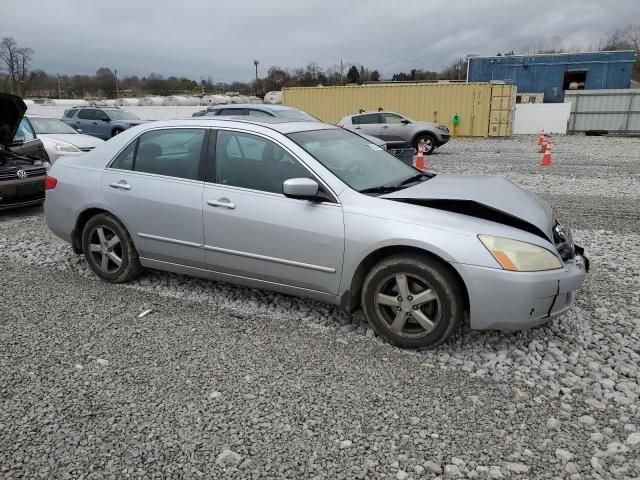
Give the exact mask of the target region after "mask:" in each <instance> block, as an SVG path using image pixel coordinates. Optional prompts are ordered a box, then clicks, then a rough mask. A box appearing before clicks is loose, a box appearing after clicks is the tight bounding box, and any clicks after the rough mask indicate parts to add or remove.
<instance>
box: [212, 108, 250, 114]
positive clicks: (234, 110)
mask: <svg viewBox="0 0 640 480" xmlns="http://www.w3.org/2000/svg"><path fill="white" fill-rule="evenodd" d="M218 115H248V112H247V109H246V108H223V109H222V110H220V113H219V114H218Z"/></svg>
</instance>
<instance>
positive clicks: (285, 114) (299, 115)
mask: <svg viewBox="0 0 640 480" xmlns="http://www.w3.org/2000/svg"><path fill="white" fill-rule="evenodd" d="M276 114H277V115H278V116H279V117H282V118H288V119H289V120H302V121H305V122H319V121H320V120H318V119H317V118H316V117H314V116H313V115H309V114H308V113H307V112H303V111H302V110H295V109H282V110H276Z"/></svg>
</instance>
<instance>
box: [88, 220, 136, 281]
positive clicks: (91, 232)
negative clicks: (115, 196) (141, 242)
mask: <svg viewBox="0 0 640 480" xmlns="http://www.w3.org/2000/svg"><path fill="white" fill-rule="evenodd" d="M82 250H83V252H84V256H85V258H86V259H87V263H88V264H89V267H91V270H93V271H94V273H95V274H96V275H98V276H99V277H100V278H102V279H103V280H106V281H108V282H111V283H123V282H127V281H129V280H131V279H133V278H134V277H135V276H137V275H138V273H140V270H141V266H140V261H139V260H138V253H137V252H136V249H135V247H134V245H133V242H132V241H131V238H130V237H129V234H128V233H127V231H126V230H125V228H124V227H123V226H122V225H121V224H120V222H118V221H117V220H116V219H115V218H113V217H112V216H111V215H108V214H104V213H101V214H98V215H96V216H95V217H92V218H91V219H90V220H89V221H88V222H87V224H86V225H85V227H84V230H83V231H82Z"/></svg>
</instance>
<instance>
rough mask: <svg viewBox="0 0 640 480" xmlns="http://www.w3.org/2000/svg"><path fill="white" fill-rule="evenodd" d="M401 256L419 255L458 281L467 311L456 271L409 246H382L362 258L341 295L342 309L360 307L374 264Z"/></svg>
mask: <svg viewBox="0 0 640 480" xmlns="http://www.w3.org/2000/svg"><path fill="white" fill-rule="evenodd" d="M402 254H414V255H420V256H423V257H425V258H426V259H428V261H430V262H435V263H438V264H440V265H441V266H442V267H444V268H445V269H447V270H448V271H449V272H450V273H451V274H452V275H453V276H454V278H455V279H456V280H457V281H458V283H459V285H460V287H461V289H462V291H463V293H464V298H465V311H467V312H468V311H469V292H468V290H467V286H466V284H465V282H464V280H463V278H462V277H461V276H460V274H459V273H458V271H457V270H456V269H455V268H454V267H453V266H452V265H451V264H450V263H449V262H447V261H446V260H445V259H443V258H442V257H441V256H439V255H437V254H435V253H433V252H430V251H429V250H425V249H423V248H419V247H413V246H410V245H390V246H384V247H381V248H378V249H376V250H374V251H372V252H370V253H369V254H368V255H367V256H366V257H364V258H363V259H362V260H361V261H360V263H359V264H358V266H357V267H356V269H355V271H354V274H353V276H352V278H351V284H350V286H349V289H348V290H347V291H346V292H344V294H343V295H342V298H341V302H340V304H341V306H342V308H343V309H345V310H346V311H347V312H353V311H354V310H355V309H356V308H358V306H359V305H360V293H361V292H362V285H363V284H364V279H365V277H366V276H367V273H369V272H370V271H371V269H372V268H373V267H374V266H375V265H376V264H378V263H379V262H381V261H382V260H384V259H385V258H388V257H390V256H392V255H402Z"/></svg>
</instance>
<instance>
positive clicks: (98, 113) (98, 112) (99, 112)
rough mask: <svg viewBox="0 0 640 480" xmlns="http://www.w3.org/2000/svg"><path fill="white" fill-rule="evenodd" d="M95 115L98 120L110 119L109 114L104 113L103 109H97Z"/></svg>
mask: <svg viewBox="0 0 640 480" xmlns="http://www.w3.org/2000/svg"><path fill="white" fill-rule="evenodd" d="M94 115H95V116H96V120H103V121H108V120H110V117H109V115H107V114H106V113H104V112H103V111H102V110H96V111H95V113H94Z"/></svg>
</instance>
